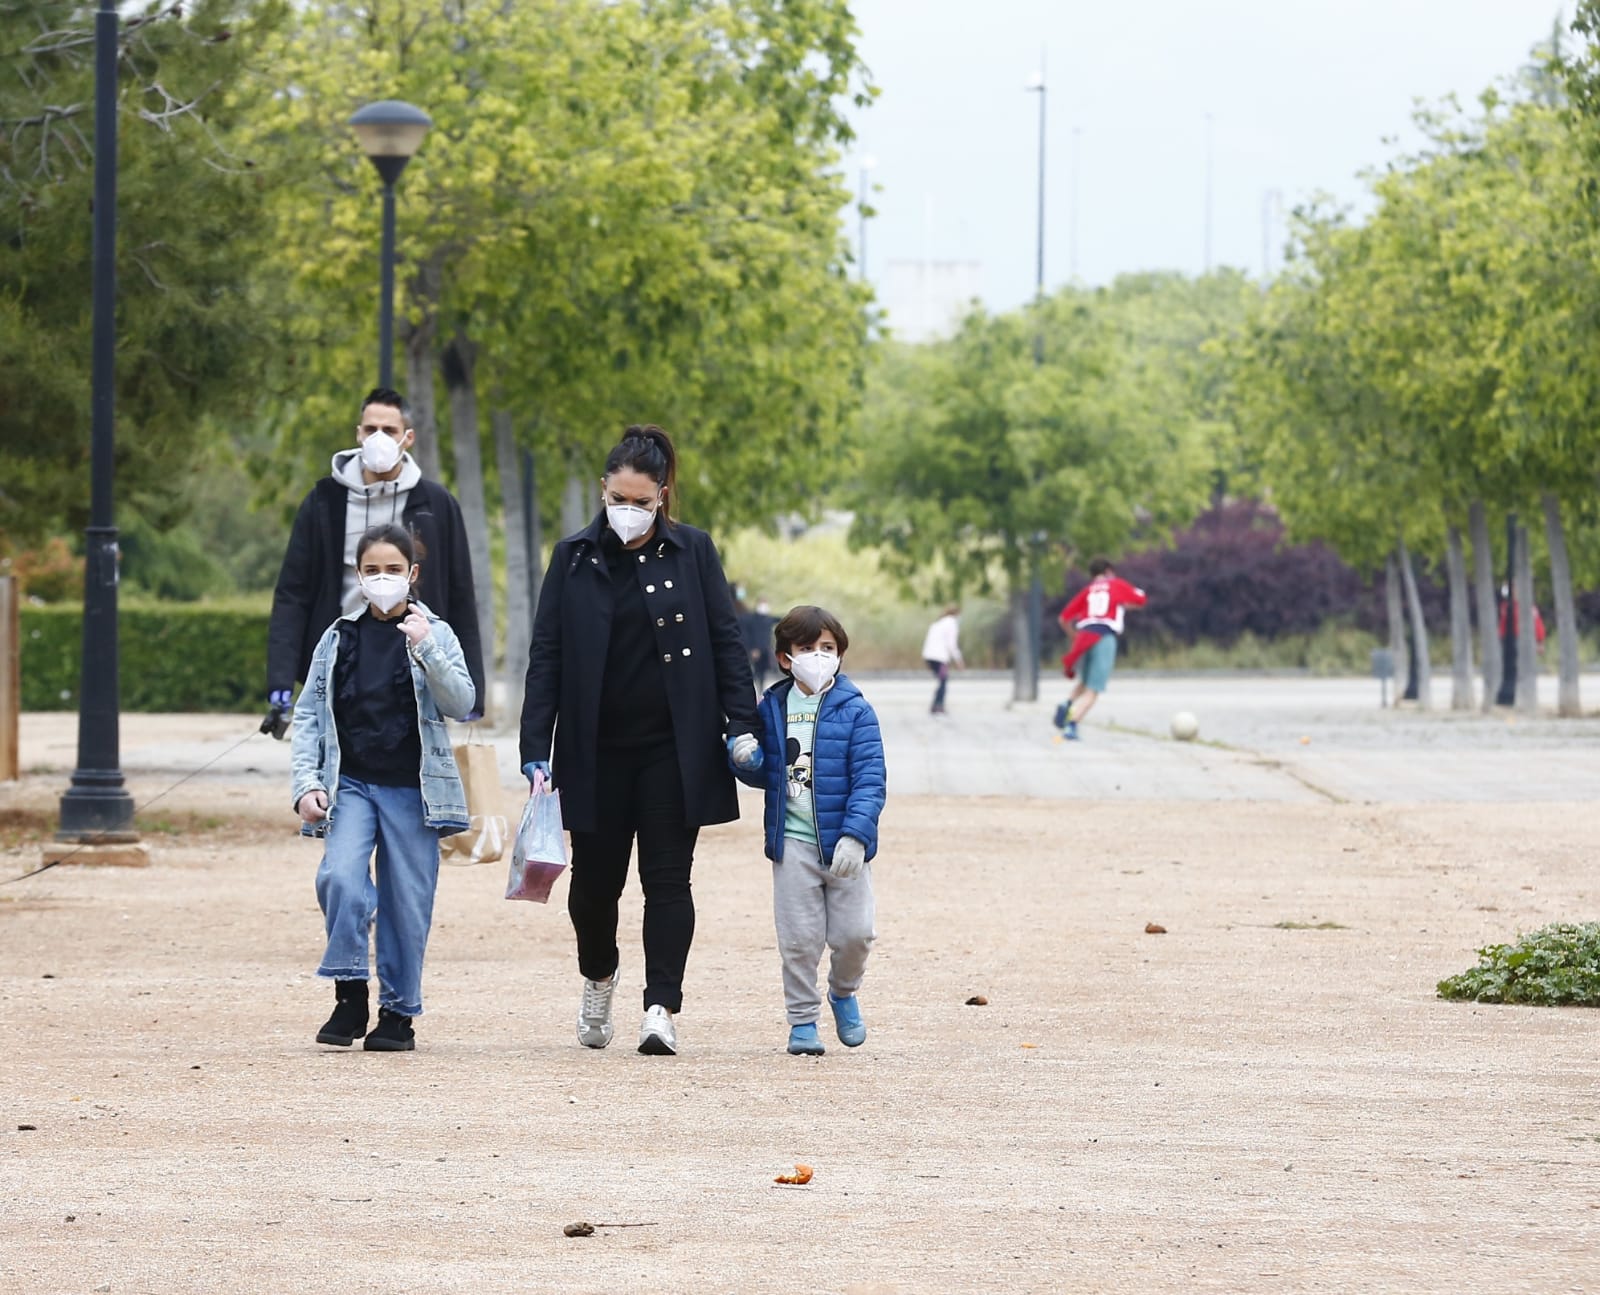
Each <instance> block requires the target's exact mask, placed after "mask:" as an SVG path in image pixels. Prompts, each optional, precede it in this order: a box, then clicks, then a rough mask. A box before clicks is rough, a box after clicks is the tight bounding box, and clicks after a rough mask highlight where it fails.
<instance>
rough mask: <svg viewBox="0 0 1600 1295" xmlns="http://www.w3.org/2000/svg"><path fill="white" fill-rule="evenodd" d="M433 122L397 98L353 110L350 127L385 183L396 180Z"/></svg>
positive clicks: (419, 109)
mask: <svg viewBox="0 0 1600 1295" xmlns="http://www.w3.org/2000/svg"><path fill="white" fill-rule="evenodd" d="M431 125H433V119H432V118H431V117H429V116H428V114H427V113H425V112H423V111H422V109H421V108H416V107H413V106H412V105H411V104H409V103H402V102H401V101H400V100H399V99H380V100H379V101H378V102H377V103H369V104H367V105H366V106H365V107H364V108H359V109H357V110H356V112H355V114H354V115H353V116H352V117H351V118H350V126H351V128H352V129H353V130H354V131H355V133H356V139H357V140H358V141H359V142H360V144H361V149H362V151H363V152H364V153H366V155H367V156H368V157H369V158H371V159H372V164H373V166H375V167H377V168H378V174H379V175H380V176H382V177H383V182H384V183H385V184H393V183H394V182H395V181H396V180H398V179H399V178H400V172H402V171H404V170H405V169H406V163H407V162H409V161H410V160H411V158H412V156H413V155H414V154H415V153H416V151H417V149H418V148H420V147H421V145H422V137H423V136H424V135H426V134H427V133H428V127H429V126H431Z"/></svg>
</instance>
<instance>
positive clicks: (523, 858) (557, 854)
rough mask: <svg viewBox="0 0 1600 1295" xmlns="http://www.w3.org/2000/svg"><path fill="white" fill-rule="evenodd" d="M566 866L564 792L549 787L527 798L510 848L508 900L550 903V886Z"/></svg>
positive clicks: (507, 883) (507, 881)
mask: <svg viewBox="0 0 1600 1295" xmlns="http://www.w3.org/2000/svg"><path fill="white" fill-rule="evenodd" d="M566 867H567V838H566V834H565V833H564V832H563V830H562V827H561V793H560V792H558V791H551V790H549V789H548V788H546V789H543V790H540V791H538V792H535V793H534V794H533V795H531V796H529V797H528V803H527V805H526V806H525V807H524V808H523V810H522V822H521V823H520V824H519V825H518V827H517V839H516V841H515V843H513V845H512V847H511V869H510V872H509V873H508V874H507V876H506V898H507V899H531V900H532V901H533V902H534V903H536V904H544V903H548V902H549V900H550V887H552V886H553V885H555V884H556V878H557V877H559V876H560V875H561V874H562V873H563V872H564V871H565V870H566Z"/></svg>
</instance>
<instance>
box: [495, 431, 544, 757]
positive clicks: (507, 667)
mask: <svg viewBox="0 0 1600 1295" xmlns="http://www.w3.org/2000/svg"><path fill="white" fill-rule="evenodd" d="M489 425H490V426H491V427H492V428H493V429H494V461H495V468H496V469H497V471H498V472H499V474H500V507H501V510H502V511H501V517H502V526H503V529H504V532H505V544H506V652H505V662H504V667H503V671H502V678H503V679H504V681H505V683H504V688H503V692H502V694H501V695H502V696H503V697H504V699H505V710H504V712H503V715H502V722H501V726H502V727H507V726H511V725H514V724H516V723H517V722H518V721H519V720H520V718H521V716H522V685H523V680H524V679H525V677H526V675H527V671H528V642H529V640H530V639H531V638H532V637H533V608H532V606H531V605H530V602H529V597H528V594H529V589H530V585H529V581H528V567H529V564H530V562H531V561H532V560H533V558H532V557H531V555H530V554H529V552H528V529H527V526H528V519H527V514H526V512H525V511H524V508H523V504H524V500H523V495H522V462H521V459H522V454H521V450H520V449H519V447H518V446H517V433H516V427H515V425H514V424H513V422H512V420H511V413H510V411H509V410H505V409H497V410H495V411H494V413H493V414H491V415H490V416H489Z"/></svg>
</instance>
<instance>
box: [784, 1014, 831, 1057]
mask: <svg viewBox="0 0 1600 1295" xmlns="http://www.w3.org/2000/svg"><path fill="white" fill-rule="evenodd" d="M825 1051H826V1049H825V1048H824V1047H823V1046H822V1040H821V1039H819V1038H818V1037H817V1023H816V1022H815V1021H808V1022H807V1023H806V1024H804V1025H791V1026H790V1027H789V1055H790V1056H791V1057H820V1056H821V1055H822V1054H823V1053H824V1052H825Z"/></svg>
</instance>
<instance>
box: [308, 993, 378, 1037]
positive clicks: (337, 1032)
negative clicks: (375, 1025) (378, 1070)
mask: <svg viewBox="0 0 1600 1295" xmlns="http://www.w3.org/2000/svg"><path fill="white" fill-rule="evenodd" d="M333 989H334V993H335V995H336V996H337V997H338V1000H339V1001H338V1002H337V1003H335V1004H334V1008H333V1015H332V1016H330V1017H329V1018H328V1023H327V1024H326V1025H324V1026H323V1027H322V1028H321V1029H320V1030H318V1031H317V1042H318V1043H331V1044H333V1046H334V1047H336V1048H348V1047H349V1046H350V1045H351V1044H352V1043H354V1042H355V1041H356V1040H357V1039H359V1038H360V1037H361V1036H362V1035H363V1034H365V1033H366V1032H367V982H366V981H364V980H336V981H334V982H333Z"/></svg>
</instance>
